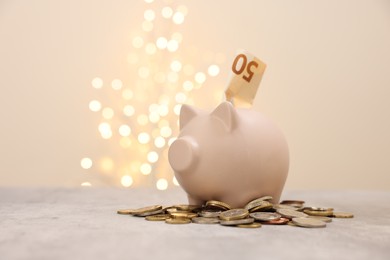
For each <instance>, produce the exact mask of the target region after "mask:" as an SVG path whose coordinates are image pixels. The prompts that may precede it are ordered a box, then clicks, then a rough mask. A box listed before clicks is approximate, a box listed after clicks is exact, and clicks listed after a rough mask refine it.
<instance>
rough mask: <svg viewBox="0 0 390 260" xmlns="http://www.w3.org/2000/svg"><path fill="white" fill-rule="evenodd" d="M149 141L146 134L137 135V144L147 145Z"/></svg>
mask: <svg viewBox="0 0 390 260" xmlns="http://www.w3.org/2000/svg"><path fill="white" fill-rule="evenodd" d="M149 141H150V136H149V134H148V133H145V132H143V133H140V134H139V135H138V142H140V143H141V144H147V143H148V142H149Z"/></svg>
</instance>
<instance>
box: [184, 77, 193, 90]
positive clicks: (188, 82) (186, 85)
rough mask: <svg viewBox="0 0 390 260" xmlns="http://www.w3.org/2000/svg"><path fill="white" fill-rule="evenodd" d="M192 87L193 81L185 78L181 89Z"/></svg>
mask: <svg viewBox="0 0 390 260" xmlns="http://www.w3.org/2000/svg"><path fill="white" fill-rule="evenodd" d="M193 88H194V83H192V81H189V80H186V81H184V82H183V89H184V90H185V91H191V90H192V89H193Z"/></svg>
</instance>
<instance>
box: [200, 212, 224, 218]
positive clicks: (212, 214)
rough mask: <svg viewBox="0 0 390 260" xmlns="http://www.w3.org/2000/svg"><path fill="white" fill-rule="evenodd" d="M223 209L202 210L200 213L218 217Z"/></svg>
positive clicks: (208, 216)
mask: <svg viewBox="0 0 390 260" xmlns="http://www.w3.org/2000/svg"><path fill="white" fill-rule="evenodd" d="M221 212H222V211H213V210H201V211H199V213H198V215H199V216H201V217H205V218H217V217H219V215H220V214H221Z"/></svg>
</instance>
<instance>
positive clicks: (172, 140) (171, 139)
mask: <svg viewBox="0 0 390 260" xmlns="http://www.w3.org/2000/svg"><path fill="white" fill-rule="evenodd" d="M176 139H177V137H172V138H170V139H169V141H168V146H171V144H172V143H173V142H174V141H175V140H176Z"/></svg>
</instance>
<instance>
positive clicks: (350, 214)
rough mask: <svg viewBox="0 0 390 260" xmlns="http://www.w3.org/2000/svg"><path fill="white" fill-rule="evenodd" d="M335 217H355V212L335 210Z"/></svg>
mask: <svg viewBox="0 0 390 260" xmlns="http://www.w3.org/2000/svg"><path fill="white" fill-rule="evenodd" d="M332 217H334V218H353V214H352V213H349V212H333V215H332Z"/></svg>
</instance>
